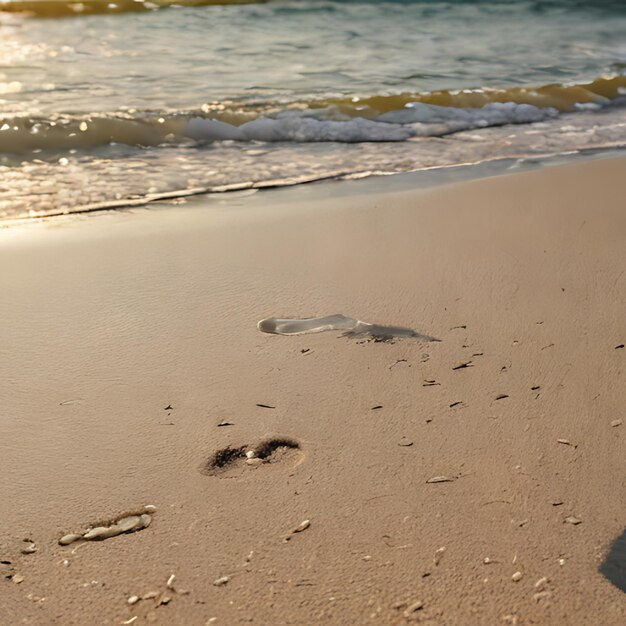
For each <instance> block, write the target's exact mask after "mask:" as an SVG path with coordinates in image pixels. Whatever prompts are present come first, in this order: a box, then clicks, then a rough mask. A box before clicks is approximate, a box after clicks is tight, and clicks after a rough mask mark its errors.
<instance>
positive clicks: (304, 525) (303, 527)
mask: <svg viewBox="0 0 626 626" xmlns="http://www.w3.org/2000/svg"><path fill="white" fill-rule="evenodd" d="M310 525H311V520H310V519H305V520H304V521H303V522H300V524H298V525H297V526H296V527H295V528H294V529H293V530H292V531H291V532H293V533H301V532H302V531H303V530H306V529H307V528H308V527H309V526H310Z"/></svg>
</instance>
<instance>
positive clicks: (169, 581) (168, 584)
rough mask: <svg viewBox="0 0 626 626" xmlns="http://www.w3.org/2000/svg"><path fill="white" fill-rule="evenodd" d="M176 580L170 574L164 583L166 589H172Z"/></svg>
mask: <svg viewBox="0 0 626 626" xmlns="http://www.w3.org/2000/svg"><path fill="white" fill-rule="evenodd" d="M175 578H176V576H175V575H174V574H172V575H171V576H170V577H169V578H168V579H167V582H166V583H165V585H166V587H167V588H168V589H174V579H175Z"/></svg>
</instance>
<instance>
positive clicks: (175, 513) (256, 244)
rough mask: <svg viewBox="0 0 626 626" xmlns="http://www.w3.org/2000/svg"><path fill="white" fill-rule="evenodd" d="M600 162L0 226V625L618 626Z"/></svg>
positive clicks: (618, 283)
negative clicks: (125, 530)
mask: <svg viewBox="0 0 626 626" xmlns="http://www.w3.org/2000/svg"><path fill="white" fill-rule="evenodd" d="M624 167H626V159H624V158H619V159H607V160H596V161H587V162H583V163H574V164H569V165H562V166H556V167H550V168H545V169H541V170H539V171H533V172H529V173H521V174H516V175H507V176H495V177H489V178H484V179H476V180H471V181H469V182H457V183H454V184H449V185H444V186H440V187H429V188H419V189H413V190H408V189H402V190H396V189H397V188H395V187H394V184H393V182H392V183H391V184H388V185H387V184H386V183H387V182H388V181H390V180H391V179H384V181H383V179H379V180H378V181H373V180H372V179H370V181H369V183H368V181H361V183H359V184H357V183H353V184H351V183H342V185H347V186H345V187H344V189H345V190H346V191H345V193H344V192H342V191H339V190H338V187H339V186H337V185H330V184H329V185H325V186H319V187H315V186H307V187H299V188H298V189H292V190H290V191H289V190H285V191H281V192H280V193H275V194H255V195H252V196H249V197H244V196H239V197H232V196H231V198H230V199H228V200H226V199H224V200H222V199H220V198H211V197H207V198H203V197H199V198H196V199H194V200H193V201H190V202H189V203H187V204H186V205H181V206H175V207H167V206H160V207H159V210H158V211H156V210H146V211H137V212H108V213H102V214H99V215H97V216H96V215H93V216H89V217H85V216H83V217H77V216H76V217H74V218H73V219H70V220H59V219H54V220H53V219H50V220H38V221H26V222H23V223H22V224H19V225H11V226H9V227H6V228H0V267H2V268H3V271H2V272H1V273H0V289H1V290H2V293H3V300H2V302H0V318H1V319H2V320H3V323H2V325H0V379H1V380H3V381H5V384H4V385H2V387H0V405H1V406H2V407H3V416H1V417H0V441H2V442H3V454H2V455H0V472H2V474H3V476H4V480H3V482H2V485H1V486H0V503H2V504H0V561H9V562H10V564H9V565H6V564H2V565H0V567H1V568H2V569H1V570H0V573H2V574H3V578H2V579H1V581H0V582H1V583H2V585H3V586H4V587H3V588H4V595H3V598H4V600H3V607H2V608H0V617H1V618H2V621H7V622H8V623H12V622H13V621H16V620H17V618H19V619H21V620H22V621H23V623H30V624H44V623H63V624H89V623H103V624H105V623H106V624H120V623H134V624H144V623H157V624H174V625H176V624H191V625H195V624H198V625H201V626H204V624H207V623H211V624H212V623H216V624H239V623H241V624H243V623H250V622H253V623H280V624H290V623H292V624H293V623H336V624H339V623H370V622H372V623H383V624H398V623H404V622H406V621H417V622H418V623H430V624H458V623H460V622H462V621H465V622H471V623H472V624H496V623H509V624H520V625H521V624H525V623H541V624H555V625H556V624H563V623H567V624H572V625H576V624H581V625H582V624H589V623H602V624H606V625H609V626H610V625H613V624H615V625H616V626H617V625H619V624H621V623H623V616H624V610H625V609H624V606H625V605H624V594H623V593H622V592H621V591H619V590H618V589H617V588H616V587H614V586H612V585H611V584H610V583H609V582H608V581H607V580H606V579H605V578H604V577H603V576H602V575H601V574H600V573H599V571H598V567H599V566H600V564H601V562H602V559H603V558H604V556H605V555H606V553H607V551H608V550H609V546H610V544H611V542H612V541H613V540H614V539H616V538H617V537H618V536H619V535H620V534H621V533H622V532H623V531H624V524H625V522H626V504H625V500H624V498H623V495H624V493H626V482H625V479H624V478H623V477H624V476H625V475H626V473H625V472H624V470H625V469H626V455H624V449H625V444H624V436H625V433H626V431H625V430H624V429H625V428H626V426H625V425H624V424H618V425H616V426H614V425H613V423H614V422H616V421H618V420H620V419H622V420H623V419H624V414H623V407H622V402H621V396H620V393H619V391H618V390H619V389H620V388H622V387H623V381H624V375H625V374H626V362H625V361H624V359H625V358H626V351H625V350H624V349H621V348H619V346H620V345H622V344H624V342H625V341H626V328H625V326H624V323H623V311H624V310H625V305H626V295H624V289H623V287H624V285H625V284H626V275H625V274H624V271H623V269H622V268H623V267H625V266H626V265H625V262H626V251H625V250H624V246H623V241H624V235H625V234H626V216H624V214H623V211H622V207H621V205H620V203H621V198H620V196H619V180H620V179H621V178H620V177H621V175H622V172H623V171H624ZM381 182H382V185H379V189H380V188H381V187H382V188H385V189H386V190H385V192H384V193H373V192H371V190H372V188H373V187H375V186H376V183H381ZM359 186H360V188H361V190H362V191H361V192H356V193H352V191H353V190H355V189H357V188H358V187H359ZM96 217H97V218H98V219H97V220H96ZM332 314H343V315H345V316H349V317H354V318H355V319H357V320H366V321H367V322H369V323H374V324H385V325H393V326H403V327H407V328H410V329H413V330H415V331H417V332H419V333H421V334H424V335H431V336H433V337H437V338H438V339H441V343H435V342H425V343H424V342H419V341H415V340H413V339H409V338H406V339H404V338H400V339H397V340H393V341H390V342H378V343H377V342H374V341H367V340H366V339H363V338H358V339H350V338H339V337H338V335H339V334H340V333H338V332H322V333H318V334H312V335H302V336H295V337H289V336H276V335H270V334H263V333H261V332H259V330H258V329H257V327H256V324H257V322H259V320H262V319H264V318H267V317H271V316H275V317H293V318H296V317H311V316H325V315H332ZM227 449H229V450H231V451H232V450H240V451H243V452H241V453H236V454H230V453H229V454H226V453H225V452H224V451H225V450H227ZM245 451H253V452H255V456H256V458H260V459H261V460H262V462H261V463H259V464H256V466H255V465H254V464H252V465H249V464H246V461H245V460H244V458H243V456H242V453H245ZM264 455H265V456H264ZM263 459H267V460H268V461H271V462H264V461H263ZM248 460H250V459H248ZM218 461H219V462H218ZM214 470H215V471H214ZM217 470H219V471H217ZM442 477H443V478H445V479H446V480H433V479H441V478H442ZM620 477H622V478H620ZM146 505H150V506H154V507H156V512H154V515H153V519H152V521H151V523H150V525H149V527H145V528H143V529H141V530H140V531H137V532H132V533H130V534H121V535H120V536H116V537H111V538H109V539H105V540H103V541H99V542H95V541H94V542H91V541H85V542H81V543H78V544H77V545H76V546H74V545H71V546H60V545H59V544H58V540H59V539H60V538H61V537H63V536H64V535H66V534H67V533H74V532H79V531H80V532H84V530H86V529H87V527H89V526H97V525H106V524H112V523H114V522H115V521H116V520H119V519H120V518H122V517H124V516H128V515H139V513H140V512H141V511H142V510H143V509H142V507H145V506H146ZM568 518H572V519H575V520H577V521H576V522H574V521H571V519H570V521H568ZM307 521H308V522H309V525H306V524H305V522H307ZM296 529H301V530H299V531H297V532H294V531H296ZM27 539H28V540H32V542H33V543H34V544H35V546H36V547H37V551H36V552H34V553H30V554H23V553H22V552H21V548H22V547H23V545H24V544H25V543H27V542H25V540H27ZM286 539H288V541H285V540H286ZM66 561H67V564H66V563H65V562H66ZM172 575H174V576H175V583H172V585H173V588H170V586H168V584H167V581H168V580H170V578H171V576H172ZM7 576H11V577H15V576H18V577H21V578H22V579H21V580H19V578H18V579H17V580H19V582H17V580H13V579H9V578H7ZM225 578H227V580H225ZM219 581H222V582H219ZM153 591H154V592H156V593H157V596H156V597H145V596H146V595H147V594H148V595H149V594H151V592H153ZM187 592H188V593H187ZM133 596H137V597H138V598H139V599H138V601H137V602H134V603H132V604H129V603H128V599H129V598H131V597H133ZM166 597H167V598H169V599H168V600H167V602H163V599H164V598H166ZM418 604H419V606H418ZM2 611H6V614H5V615H3V614H2ZM133 617H136V618H137V619H135V620H134V621H132V622H129V620H132V619H133ZM213 618H216V619H215V621H210V620H212V619H213Z"/></svg>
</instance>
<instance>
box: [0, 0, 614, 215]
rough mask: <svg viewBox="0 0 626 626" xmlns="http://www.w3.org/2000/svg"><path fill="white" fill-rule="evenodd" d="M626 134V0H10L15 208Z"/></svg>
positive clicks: (7, 149)
mask: <svg viewBox="0 0 626 626" xmlns="http://www.w3.org/2000/svg"><path fill="white" fill-rule="evenodd" d="M623 146H626V3H624V2H621V1H620V2H617V1H608V0H607V1H602V0H595V1H591V0H589V1H587V2H582V1H577V0H569V1H568V0H520V1H514V0H508V1H507V0H500V1H498V0H491V1H465V2H461V1H452V0H450V1H447V2H439V1H436V0H435V1H433V0H413V1H411V0H379V1H373V0H370V1H367V0H332V1H331V0H268V1H266V2H239V1H234V2H233V1H230V2H229V1H226V0H222V1H219V0H213V1H211V0H181V1H179V2H177V3H176V4H172V3H169V2H164V1H161V0H158V1H157V0H155V1H153V2H137V1H134V0H132V1H131V0H117V1H113V2H105V1H95V2H94V1H88V0H84V1H83V2H67V1H65V0H63V1H60V0H30V1H22V0H0V217H5V218H7V217H15V216H23V215H39V214H47V213H57V212H65V211H76V210H82V209H84V208H85V207H98V206H114V205H123V204H124V202H125V200H128V199H137V198H141V197H150V198H152V197H159V195H161V194H165V195H167V196H175V195H177V194H178V193H179V192H183V191H185V190H195V191H201V190H204V189H206V190H224V189H229V188H245V187H251V186H252V187H253V186H265V185H277V184H278V185H279V184H293V183H296V182H303V181H309V180H316V179H321V178H329V177H335V176H353V177H354V176H364V175H368V174H369V173H374V172H401V171H411V170H419V169H424V168H431V167H441V166H447V165H457V164H462V163H474V162H480V161H488V160H493V159H500V158H523V157H528V156H542V155H553V154H560V153H567V152H573V151H583V150H589V149H599V148H619V147H623Z"/></svg>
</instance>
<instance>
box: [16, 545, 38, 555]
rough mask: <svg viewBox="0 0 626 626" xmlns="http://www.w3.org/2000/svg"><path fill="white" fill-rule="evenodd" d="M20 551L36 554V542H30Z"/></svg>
mask: <svg viewBox="0 0 626 626" xmlns="http://www.w3.org/2000/svg"><path fill="white" fill-rule="evenodd" d="M20 552H21V553H22V554H34V553H35V552H37V546H36V545H35V544H34V543H29V544H28V545H27V546H24V547H23V548H22V549H21V550H20Z"/></svg>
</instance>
